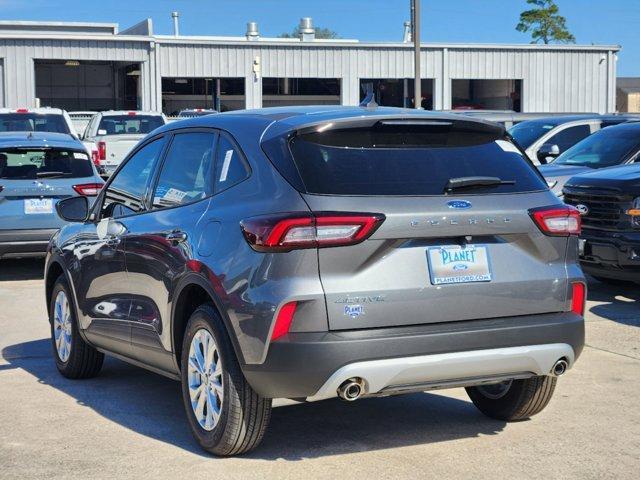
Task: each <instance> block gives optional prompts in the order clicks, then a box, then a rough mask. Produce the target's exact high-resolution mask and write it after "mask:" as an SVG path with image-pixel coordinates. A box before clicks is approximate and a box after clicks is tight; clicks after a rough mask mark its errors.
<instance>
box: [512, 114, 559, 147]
mask: <svg viewBox="0 0 640 480" xmlns="http://www.w3.org/2000/svg"><path fill="white" fill-rule="evenodd" d="M555 127H556V124H554V123H548V122H544V121H539V120H528V121H525V122H520V123H518V124H517V125H514V126H513V127H511V128H510V129H509V133H510V134H511V136H512V137H513V138H514V140H515V141H516V142H517V143H518V145H520V146H521V147H522V148H523V149H525V150H526V149H527V148H529V147H530V146H531V145H533V143H534V142H535V141H536V140H538V139H539V138H540V137H542V136H543V135H544V134H545V133H547V132H548V131H549V130H551V129H552V128H555Z"/></svg>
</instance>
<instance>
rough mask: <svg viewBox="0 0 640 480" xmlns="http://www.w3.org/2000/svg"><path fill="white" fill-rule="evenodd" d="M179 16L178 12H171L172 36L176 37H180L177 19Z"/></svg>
mask: <svg viewBox="0 0 640 480" xmlns="http://www.w3.org/2000/svg"><path fill="white" fill-rule="evenodd" d="M179 17H180V14H179V13H178V12H171V18H173V36H174V37H178V36H179V35H180V26H179V25H178V18H179Z"/></svg>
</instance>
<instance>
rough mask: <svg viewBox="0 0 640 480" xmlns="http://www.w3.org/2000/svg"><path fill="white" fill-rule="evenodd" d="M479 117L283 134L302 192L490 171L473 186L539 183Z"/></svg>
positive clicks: (395, 188)
mask: <svg viewBox="0 0 640 480" xmlns="http://www.w3.org/2000/svg"><path fill="white" fill-rule="evenodd" d="M483 128H486V127H483V126H482V125H475V124H473V125H470V124H469V123H467V122H451V123H443V124H442V125H436V124H434V125H428V124H427V125H406V124H404V125H403V124H401V123H398V124H395V125H385V124H384V122H382V123H381V124H378V125H375V126H373V127H365V128H350V129H344V130H335V131H332V130H328V131H324V132H320V131H318V132H313V133H308V134H302V135H298V136H296V137H294V138H293V139H292V140H291V142H290V150H291V153H292V155H293V160H294V162H295V165H296V167H297V171H298V172H299V174H300V177H301V179H302V182H303V183H304V186H305V189H306V191H307V193H316V194H333V195H395V196H407V195H443V194H444V193H445V191H446V190H447V185H450V183H451V182H452V181H454V180H455V181H458V180H460V179H468V178H469V177H484V178H485V179H486V178H487V177H490V180H491V182H487V183H486V184H485V183H484V182H481V183H478V184H474V185H473V188H469V192H473V193H476V192H477V193H485V194H486V193H487V192H491V193H519V192H528V191H536V190H543V189H545V188H546V185H545V184H544V182H543V181H542V180H541V179H540V177H539V176H538V174H537V173H536V171H535V168H534V167H533V166H532V165H531V164H530V163H529V162H528V161H527V160H525V158H524V157H523V156H522V154H521V153H520V151H519V150H518V149H517V148H516V147H515V146H514V145H513V144H512V143H509V142H508V141H506V140H504V139H502V138H500V136H499V133H498V136H496V132H491V131H488V130H487V131H483V130H482V129H483Z"/></svg>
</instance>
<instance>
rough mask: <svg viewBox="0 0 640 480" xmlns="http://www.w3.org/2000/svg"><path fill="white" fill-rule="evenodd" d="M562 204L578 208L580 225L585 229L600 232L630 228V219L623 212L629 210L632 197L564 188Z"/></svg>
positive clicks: (614, 193)
mask: <svg viewBox="0 0 640 480" xmlns="http://www.w3.org/2000/svg"><path fill="white" fill-rule="evenodd" d="M564 202H565V203H567V204H569V205H573V206H574V207H578V210H580V211H581V215H582V225H583V226H584V227H586V228H595V229H600V230H628V229H630V228H631V222H630V217H629V216H628V215H627V214H626V213H625V212H626V211H627V210H628V209H629V208H631V205H632V202H633V195H625V194H623V193H620V192H613V191H607V190H593V189H586V188H585V189H580V188H575V187H565V190H564ZM584 207H586V209H585V208H584Z"/></svg>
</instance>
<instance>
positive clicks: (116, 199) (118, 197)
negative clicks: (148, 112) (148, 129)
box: [101, 138, 164, 218]
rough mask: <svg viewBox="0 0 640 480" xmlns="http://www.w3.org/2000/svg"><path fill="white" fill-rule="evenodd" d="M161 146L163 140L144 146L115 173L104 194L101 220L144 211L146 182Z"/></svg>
mask: <svg viewBox="0 0 640 480" xmlns="http://www.w3.org/2000/svg"><path fill="white" fill-rule="evenodd" d="M163 145H164V138H161V139H158V140H154V141H153V142H151V143H149V144H147V145H145V146H144V147H142V148H141V149H140V150H138V151H137V152H136V153H135V154H134V155H133V156H132V157H131V158H129V160H128V161H127V163H126V164H125V165H124V166H123V167H122V169H121V170H120V171H119V172H118V173H116V176H115V178H114V179H113V181H112V182H111V183H110V184H109V187H108V188H107V191H106V192H105V196H104V203H103V204H102V215H101V216H102V218H106V217H114V218H118V217H123V216H126V215H131V214H133V213H138V212H140V211H142V210H143V209H144V195H145V192H146V187H147V182H148V180H149V177H150V175H151V172H152V170H153V165H154V162H155V160H156V159H157V158H158V156H159V155H160V152H161V151H162V146H163Z"/></svg>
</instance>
